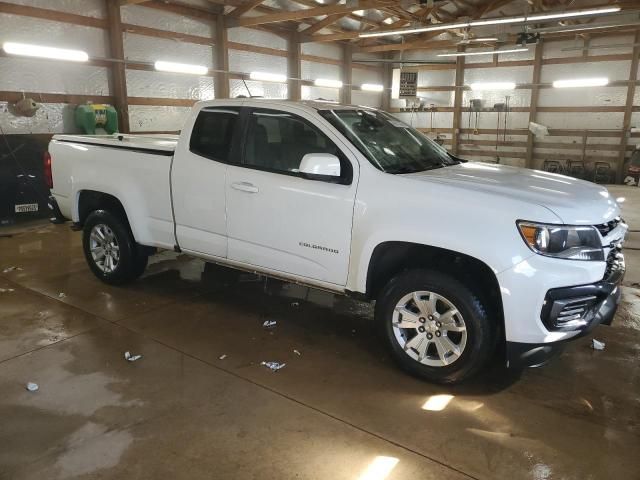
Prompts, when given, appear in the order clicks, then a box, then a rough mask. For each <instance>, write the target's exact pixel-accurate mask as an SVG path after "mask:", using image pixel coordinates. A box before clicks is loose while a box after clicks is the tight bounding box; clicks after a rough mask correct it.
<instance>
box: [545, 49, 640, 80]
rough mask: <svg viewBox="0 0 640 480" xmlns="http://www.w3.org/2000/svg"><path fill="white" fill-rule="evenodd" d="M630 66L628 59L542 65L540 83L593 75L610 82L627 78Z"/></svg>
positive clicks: (591, 76) (592, 76)
mask: <svg viewBox="0 0 640 480" xmlns="http://www.w3.org/2000/svg"><path fill="white" fill-rule="evenodd" d="M574 53H575V52H574ZM630 66H631V62H629V61H622V62H594V63H572V64H567V65H544V66H543V67H542V72H541V76H540V77H541V78H540V81H541V82H542V83H551V82H553V81H554V80H563V79H570V78H594V77H607V78H609V81H611V82H613V81H615V80H629V68H630Z"/></svg>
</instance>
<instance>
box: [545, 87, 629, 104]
mask: <svg viewBox="0 0 640 480" xmlns="http://www.w3.org/2000/svg"><path fill="white" fill-rule="evenodd" d="M626 101H627V88H626V87H589V88H543V89H540V97H539V99H538V106H540V107H555V106H567V107H569V106H571V107H573V106H590V107H592V106H624V104H625V102H626Z"/></svg>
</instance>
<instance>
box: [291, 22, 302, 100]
mask: <svg viewBox="0 0 640 480" xmlns="http://www.w3.org/2000/svg"><path fill="white" fill-rule="evenodd" d="M301 57H302V44H301V43H300V34H299V33H298V32H293V33H292V34H291V36H290V37H289V56H288V60H289V71H288V76H289V86H288V93H289V100H300V99H301V98H302V83H301V81H300V77H301V76H302V61H301V60H300V59H301Z"/></svg>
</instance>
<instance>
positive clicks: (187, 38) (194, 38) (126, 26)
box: [122, 23, 214, 46]
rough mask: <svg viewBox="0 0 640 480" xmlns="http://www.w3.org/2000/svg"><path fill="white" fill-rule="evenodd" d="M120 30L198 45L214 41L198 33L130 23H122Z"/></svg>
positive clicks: (212, 43) (210, 43)
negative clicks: (192, 33) (190, 33)
mask: <svg viewBox="0 0 640 480" xmlns="http://www.w3.org/2000/svg"><path fill="white" fill-rule="evenodd" d="M122 30H123V31H124V32H127V33H134V34H136V35H144V36H147V37H155V38H166V39H169V40H177V41H179V42H185V43H195V44H198V45H210V46H211V45H214V41H213V39H211V38H208V37H201V36H199V35H189V34H187V33H180V32H170V31H168V30H160V29H158V28H150V27H142V26H140V25H132V24H130V23H123V24H122Z"/></svg>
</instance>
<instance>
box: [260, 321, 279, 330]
mask: <svg viewBox="0 0 640 480" xmlns="http://www.w3.org/2000/svg"><path fill="white" fill-rule="evenodd" d="M276 323H277V322H276V321H275V320H265V321H264V322H263V323H262V326H263V327H264V328H273V327H275V326H276Z"/></svg>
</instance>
